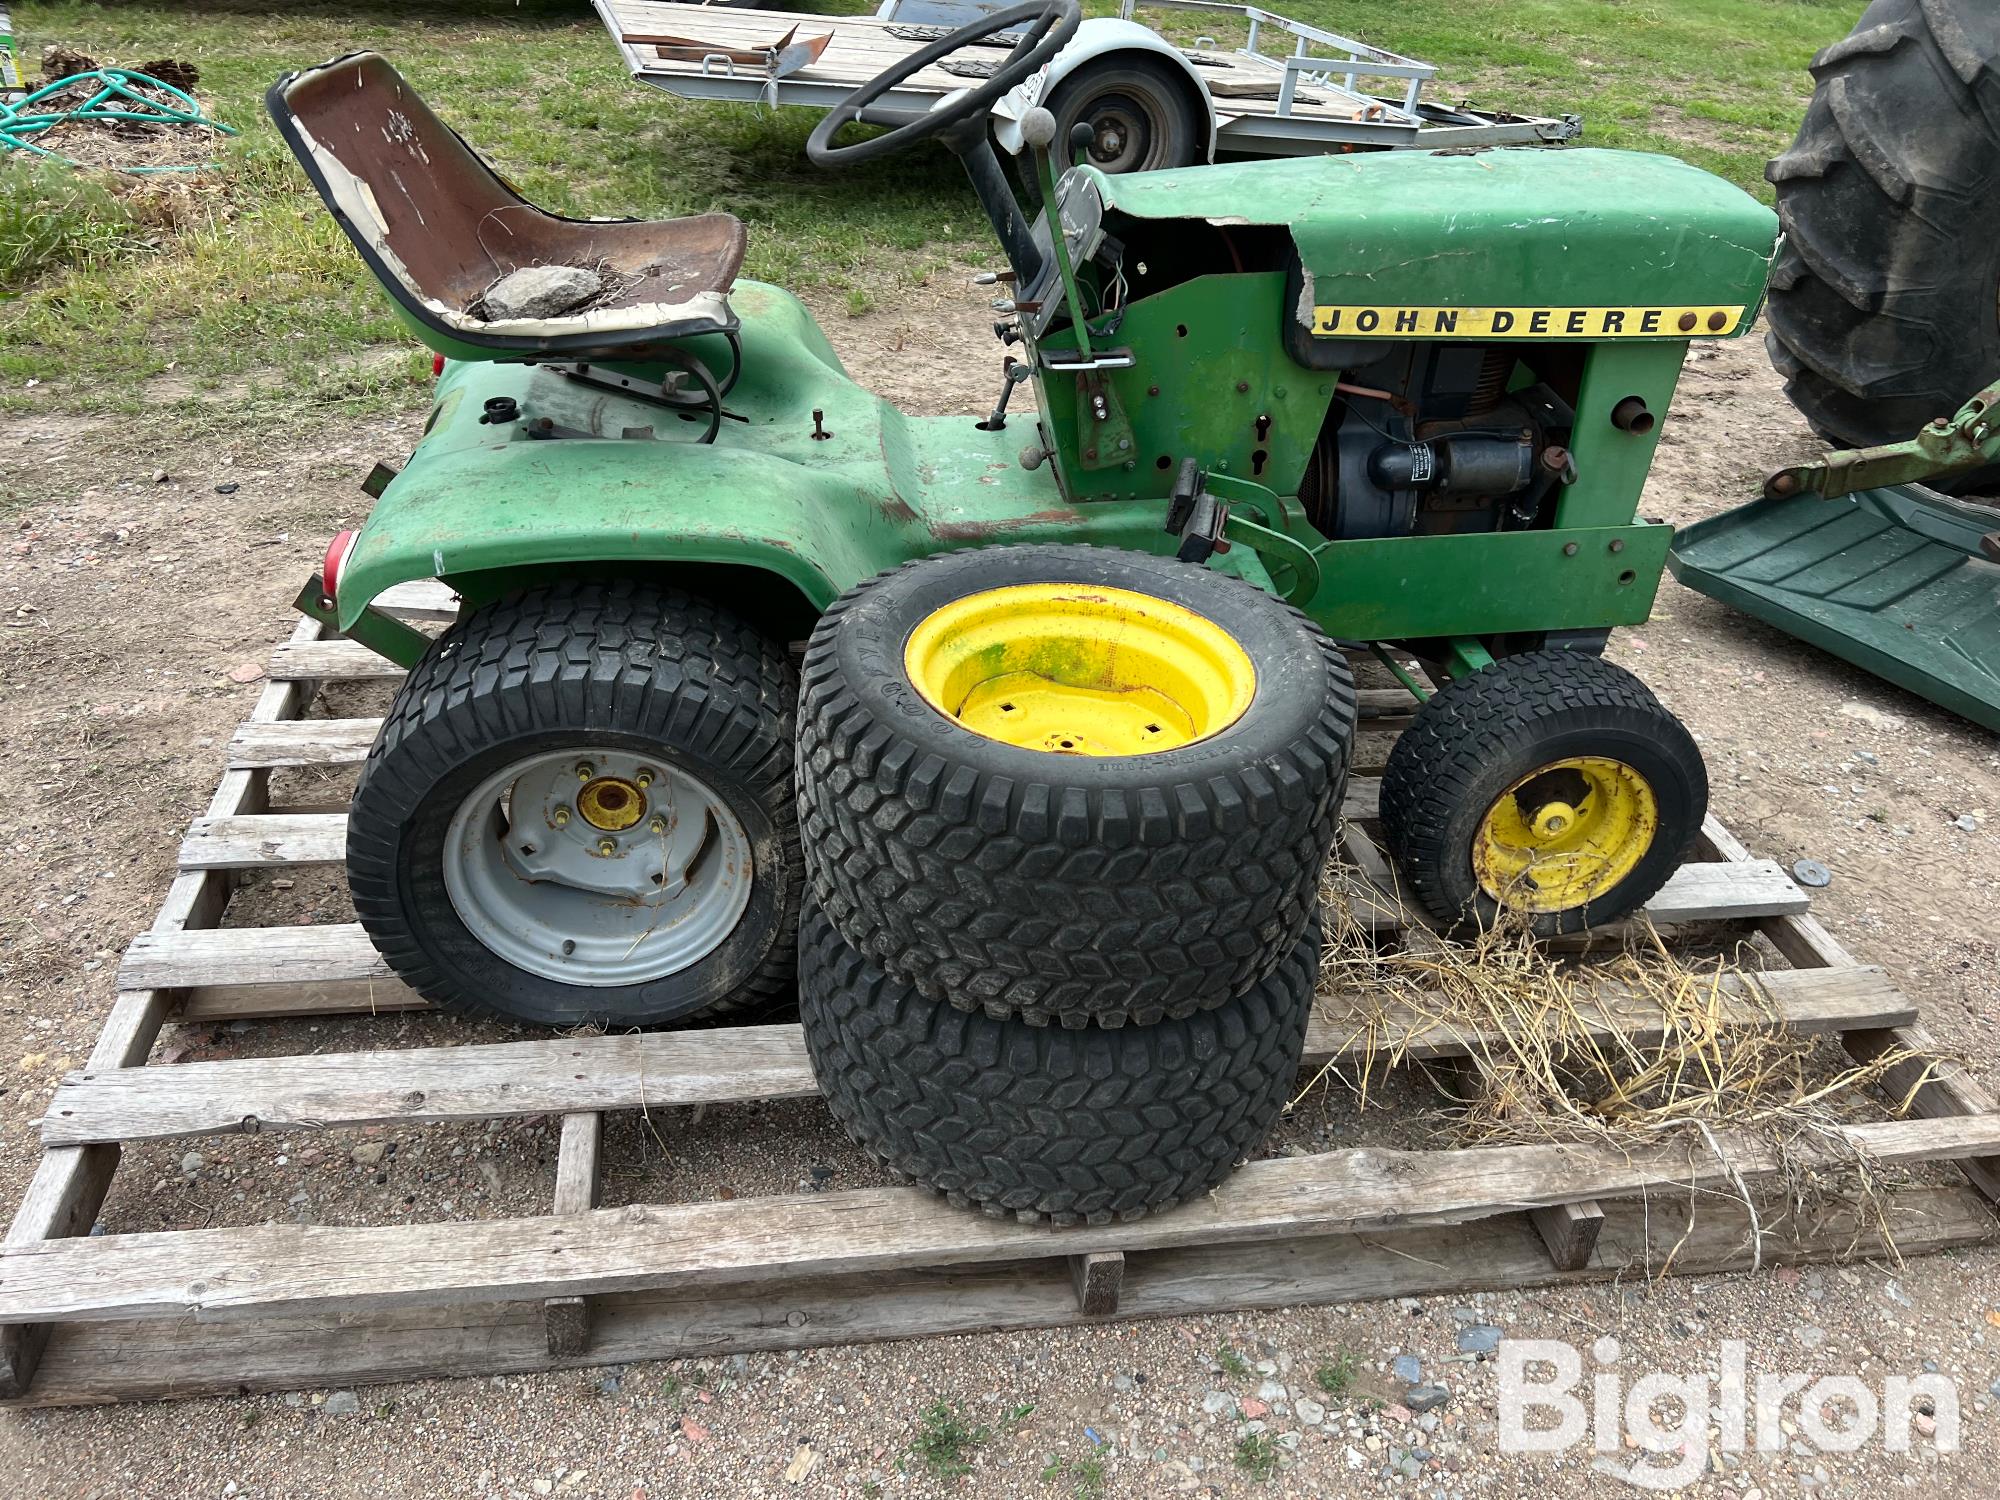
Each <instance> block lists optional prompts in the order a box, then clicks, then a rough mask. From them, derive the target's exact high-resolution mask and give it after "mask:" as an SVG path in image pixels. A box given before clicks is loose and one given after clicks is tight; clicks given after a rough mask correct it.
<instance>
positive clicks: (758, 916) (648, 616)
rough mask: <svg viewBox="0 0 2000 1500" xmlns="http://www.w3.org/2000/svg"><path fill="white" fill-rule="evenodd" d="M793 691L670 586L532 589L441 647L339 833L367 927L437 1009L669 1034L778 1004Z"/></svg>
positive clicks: (399, 704) (374, 759)
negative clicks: (343, 833) (676, 1025)
mask: <svg viewBox="0 0 2000 1500" xmlns="http://www.w3.org/2000/svg"><path fill="white" fill-rule="evenodd" d="M796 697H797V687H796V678H795V676H794V674H793V671H792V668H791V665H790V663H789V662H788V661H787V660H786V657H785V655H784V653H783V651H782V650H780V649H779V648H778V647H777V646H775V645H774V644H772V643H771V642H769V641H767V640H765V639H764V638H763V637H762V636H760V635H759V634H757V632H755V631H753V630H752V629H750V627H748V626H747V625H745V624H743V623H742V622H741V621H740V620H738V619H736V618H735V617H734V616H732V615H730V614H728V613H726V612H725V611H723V610H720V609H717V608H716V607H715V606H714V605H711V604H709V603H706V602H705V601H702V600H699V599H695V598H692V597H690V596H689V595H686V594H682V593H680V592H678V591H676V590H671V589H654V588H646V587H640V586H636V585H632V584H588V585H567V586H562V587H556V588H546V589H538V590H535V591H533V592H530V593H527V594H523V595H520V596H518V597H516V598H513V599H510V600H504V601H502V602H500V603H498V604H493V605H490V606H488V607H486V608H485V609H482V610H480V611H478V612H477V613H475V614H473V615H472V616H471V617H470V618H469V619H467V620H465V621H463V622H461V623H460V624H458V625H456V626H454V627H453V628H452V629H451V630H449V631H447V632H446V633H445V634H444V635H443V636H441V637H440V638H439V640H438V642H437V644H436V645H435V646H433V647H432V648H431V650H430V652H429V654H428V655H426V656H425V657H424V659H423V660H422V661H421V662H419V663H418V664H417V667H416V669H415V670H414V671H413V672H411V674H410V676H409V678H408V679H407V680H406V681H405V682H404V684H403V686H402V688H401V690H400V691H399V692H398V693H397V695H396V701H395V703H394V704H393V705H392V706H391V708H390V711H389V714H388V716H387V717H386V718H385V719H384V721H383V725H382V731H381V734H380V735H379V736H378V737H377V739H376V741H375V745H374V748H373V749H372V750H370V751H369V754H368V761H367V764H366V765H365V766H364V767H363V768H362V772H361V780H360V783H359V785H358V786H357V787H356V789H355V794H354V803H353V807H352V810H351V811H350V812H349V814H348V823H347V876H348V884H349V886H350V888H351V890H352V892H353V896H354V905H355V910H356V911H357V912H358V913H359V915H360V918H361V924H362V926H363V927H364V928H366V929H367V932H368V935H369V937H370V938H371V939H372V940H373V941H374V943H375V946H376V948H377V949H378V950H379V951H380V952H381V954H382V957H383V958H384V959H385V960H387V962H388V964H389V966H390V967H391V968H392V969H394V970H395V971H396V973H397V974H398V975H400V976H401V977H402V979H403V980H404V981H405V982H406V983H408V984H409V985H410V986H411V987H412V988H413V989H415V990H416V991H417V992H418V993H419V994H421V995H423V996H424V997H425V998H426V999H429V1000H432V1001H435V1002H436V1003H437V1004H439V1005H445V1006H449V1007H451V1008H452V1009H455V1010H460V1011H466V1012H470V1013H473V1014H479V1015H491V1016H501V1017H505V1018H508V1019H511V1020H517V1021H526V1022H530V1023H533V1024H536V1025H542V1026H577V1025H586V1024H596V1025H605V1026H658V1025H664V1024H667V1023H670V1022H676V1021H684V1020H689V1019H692V1018H694V1017H697V1016H714V1015H719V1014H722V1013H724V1012H727V1011H732V1010H738V1009H742V1008H746V1007H749V1006H753V1005H758V1004H761V1003H766V1002H768V1001H771V1000H774V999H776V998H779V997H780V996H782V995H784V994H785V993H786V991H787V990H788V988H789V985H790V980H791V975H792V968H793V963H794V933H795V931H796V927H797V921H798V903H799V899H800V892H801V889H802V885H803V873H802V870H801V868H800V860H799V852H798V829H797V821H796V812H795V810H794V803H793V796H792V720H793V712H794V708H793V705H794V703H795V702H796Z"/></svg>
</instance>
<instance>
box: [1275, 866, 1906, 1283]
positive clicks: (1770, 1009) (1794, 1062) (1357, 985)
mask: <svg viewBox="0 0 2000 1500" xmlns="http://www.w3.org/2000/svg"><path fill="white" fill-rule="evenodd" d="M1370 863H1371V864H1375V865H1377V868H1376V870H1375V874H1374V878H1373V880H1370V879H1368V878H1366V877H1363V876H1362V875H1360V874H1358V873H1357V872H1356V871H1354V870H1352V869H1347V868H1336V869H1334V870H1332V871H1331V872H1330V875H1329V880H1328V883H1327V885H1326V887H1325V889H1324V891H1323V906H1324V910H1325V913H1326V921H1327V940H1326V949H1325V953H1324V956H1323V961H1322V965H1321V970H1320V983H1319V1000H1318V1006H1319V1009H1320V1011H1321V1013H1322V1015H1323V1017H1324V1018H1325V1019H1327V1020H1328V1021H1330V1022H1332V1023H1334V1024H1335V1025H1336V1026H1338V1027H1341V1028H1343V1029H1347V1030H1349V1031H1350V1032H1351V1033H1352V1034H1353V1035H1354V1039H1355V1044H1354V1046H1353V1047H1352V1049H1351V1050H1349V1051H1348V1052H1346V1053H1345V1054H1344V1055H1342V1056H1339V1057H1337V1058H1336V1059H1335V1062H1332V1063H1329V1064H1328V1065H1327V1066H1326V1067H1324V1068H1322V1069H1321V1070H1320V1072H1319V1073H1318V1074H1316V1075H1315V1076H1314V1077H1313V1079H1312V1080H1311V1082H1310V1083H1308V1084H1307V1086H1306V1088H1305V1090H1303V1091H1302V1092H1301V1094H1300V1098H1301V1099H1303V1098H1304V1097H1305V1096H1306V1095H1307V1094H1309V1093H1311V1092H1312V1091H1313V1090H1315V1089H1318V1088H1323V1087H1326V1086H1327V1085H1328V1084H1329V1083H1330V1082H1331V1081H1333V1080H1335V1079H1339V1080H1340V1081H1342V1082H1344V1083H1346V1084H1348V1085H1349V1086H1350V1087H1351V1088H1353V1090H1354V1091H1355V1093H1356V1096H1357V1100H1358V1103H1359V1105H1360V1106H1361V1107H1366V1105H1367V1104H1368V1102H1369V1095H1370V1090H1371V1087H1373V1086H1374V1084H1375V1081H1376V1079H1377V1076H1378V1073H1379V1072H1380V1071H1381V1070H1386V1069H1389V1068H1394V1067H1397V1066H1399V1065H1401V1064H1403V1063H1405V1062H1408V1061H1411V1060H1412V1058H1411V1052H1412V1047H1413V1043H1415V1042H1416V1041H1417V1039H1418V1038H1420V1037H1421V1038H1426V1039H1427V1040H1429V1041H1433V1042H1434V1041H1435V1040H1436V1038H1437V1037H1438V1036H1440V1035H1443V1036H1448V1037H1451V1038H1453V1039H1454V1040H1455V1041H1457V1042H1458V1043H1460V1044H1461V1045H1462V1046H1463V1047H1464V1049H1465V1056H1464V1058H1463V1059H1462V1060H1455V1061H1454V1062H1453V1063H1452V1064H1451V1065H1450V1066H1449V1067H1447V1068H1444V1069H1441V1070H1431V1076H1432V1078H1433V1080H1434V1081H1435V1082H1436V1084H1437V1086H1438V1088H1439V1090H1440V1092H1441V1093H1442V1094H1443V1095H1444V1096H1445V1098H1446V1099H1447V1100H1448V1101H1449V1106H1450V1107H1449V1110H1448V1114H1447V1119H1446V1122H1445V1130H1446V1132H1447V1134H1448V1135H1449V1136H1450V1137H1451V1138H1452V1142H1453V1143H1454V1144H1458V1145H1497V1144H1523V1143H1559V1142H1572V1143H1584V1144H1589V1145H1592V1146H1596V1147H1600V1148H1610V1149H1613V1150H1619V1151H1627V1152H1635V1153H1636V1152H1640V1151H1646V1152H1657V1151H1658V1150H1659V1148H1660V1147H1661V1146H1662V1145H1663V1144H1664V1145H1671V1144H1673V1143H1676V1142H1679V1143H1684V1144H1685V1146H1686V1148H1687V1150H1688V1151H1689V1153H1690V1157H1691V1159H1692V1157H1693V1156H1694V1155H1695V1154H1697V1153H1706V1154H1708V1155H1710V1156H1712V1157H1715V1158H1717V1159H1719V1160H1720V1161H1721V1164H1722V1166H1723V1168H1724V1172H1725V1175H1726V1176H1728V1177H1729V1179H1730V1181H1731V1184H1732V1191H1731V1193H1730V1194H1729V1196H1731V1197H1734V1198H1735V1199H1737V1200H1739V1201H1740V1202H1741V1203H1742V1205H1743V1206H1744V1208H1745V1209H1746V1210H1747V1212H1748V1214H1749V1218H1750V1238H1751V1254H1752V1262H1753V1265H1754V1264H1757V1263H1760V1261H1761V1250H1762V1241H1763V1239H1764V1237H1765V1236H1766V1235H1767V1234H1769V1233H1771V1232H1773V1230H1772V1226H1773V1225H1776V1224H1777V1223H1779V1222H1781V1221H1782V1220H1784V1219H1785V1218H1786V1217H1787V1216H1792V1217H1796V1218H1798V1219H1800V1220H1804V1219H1805V1218H1807V1217H1809V1216H1811V1217H1818V1216H1819V1215H1820V1214H1821V1213H1822V1212H1823V1211H1824V1210H1826V1209H1828V1208H1830V1207H1845V1208H1847V1209H1848V1210H1850V1211H1851V1212H1852V1213H1853V1222H1854V1223H1855V1225H1856V1236H1857V1239H1858V1238H1859V1237H1860V1236H1861V1235H1862V1234H1863V1233H1865V1232H1866V1231H1868V1230H1870V1229H1872V1230H1874V1231H1875V1232H1876V1233H1877V1234H1879V1235H1880V1236H1881V1238H1882V1241H1883V1243H1884V1244H1886V1245H1887V1246H1888V1248H1889V1250H1890V1253H1891V1254H1893V1253H1894V1242H1893V1239H1892V1237H1891V1235H1890V1233H1889V1225H1888V1223H1887V1221H1886V1217H1885V1213H1884V1207H1885V1202H1886V1197H1885V1188H1886V1184H1885V1183H1884V1181H1883V1179H1882V1174H1881V1172H1880V1171H1879V1170H1878V1167H1877V1164H1876V1163H1874V1162H1872V1161H1870V1160H1869V1159H1867V1158H1866V1156H1865V1155H1864V1154H1863V1153H1860V1152H1857V1151H1856V1150H1855V1149H1854V1148H1853V1147H1852V1146H1851V1145H1850V1144H1849V1143H1848V1142H1847V1140H1846V1139H1845V1138H1844V1137H1843V1136H1842V1135H1841V1134H1840V1132H1839V1131H1838V1130H1837V1129H1836V1128H1835V1127H1836V1126H1837V1125H1838V1124H1839V1123H1841V1121H1842V1120H1843V1119H1851V1118H1852V1117H1853V1116H1854V1115H1855V1114H1856V1113H1857V1112H1858V1106H1859V1105H1860V1103H1861V1095H1862V1092H1863V1090H1865V1089H1866V1088H1867V1087H1868V1086H1869V1085H1872V1084H1875V1083H1878V1082H1879V1081H1880V1080H1881V1079H1882V1078H1883V1076H1884V1075H1885V1074H1886V1073H1887V1072H1888V1071H1889V1070H1890V1069H1892V1068H1894V1067H1896V1066H1897V1065H1898V1064H1900V1063H1903V1062H1905V1061H1907V1060H1909V1058H1910V1056H1911V1054H1910V1053H1908V1052H1907V1051H1904V1050H1900V1049H1898V1050H1892V1051H1890V1052H1886V1053H1884V1054H1883V1055H1882V1056H1880V1057H1878V1058H1875V1059H1874V1060H1873V1061H1871V1062H1868V1063H1866V1064H1852V1063H1840V1064H1835V1063H1832V1062H1830V1061H1829V1057H1828V1050H1827V1049H1824V1048H1822V1047H1821V1046H1819V1045H1818V1044H1816V1043H1815V1041H1814V1039H1813V1038H1811V1037H1806V1036H1801V1035H1798V1034H1796V1033H1793V1032H1791V1031H1788V1030H1787V1029H1785V1028H1784V1027H1783V1025H1782V1024H1781V1021H1780V1018H1779V1016H1778V1012H1777V1010H1776V1008H1775V1007H1774V1006H1773V1005H1772V1004H1771V1002H1770V1000H1769V997H1768V996H1767V995H1766V994H1765V992H1764V990H1763V988H1762V987H1761V986H1760V985H1759V984H1758V983H1757V980H1756V976H1755V975H1754V974H1751V973H1745V972H1743V971H1742V970H1740V969H1738V968H1736V967H1735V966H1733V965H1731V964H1730V963H1728V962H1726V961H1725V960H1724V959H1723V958H1721V957H1714V958H1705V959H1700V960H1693V959H1683V958H1682V957H1680V956H1678V955H1676V954H1675V953H1674V952H1673V951H1672V950H1671V949H1669V948H1668V947H1667V945H1666V943H1665V942H1664V941H1662V939H1661V937H1660V935H1659V933H1658V932H1656V931H1655V930H1654V929H1653V927H1652V926H1651V924H1649V923H1646V922H1643V921H1641V922H1638V923H1635V924H1632V925H1631V926H1630V927H1629V928H1628V929H1626V930H1625V931H1624V932H1623V933H1622V934H1621V936H1620V938H1619V939H1615V940H1613V941H1612V942H1611V943H1609V944H1606V943H1603V942H1600V943H1599V944H1598V946H1599V948H1603V947H1606V946H1611V947H1613V948H1614V949H1615V951H1613V952H1611V953H1610V954H1609V955H1608V956H1602V955H1593V956H1592V957H1591V958H1590V959H1589V961H1588V962H1585V961H1583V960H1582V959H1581V958H1580V956H1579V955H1578V954H1577V952H1576V951H1575V950H1574V948H1572V949H1571V950H1570V951H1568V952H1564V951H1558V950H1557V949H1556V948H1555V947H1552V946H1551V945H1550V944H1547V943H1543V942H1538V941H1536V940H1535V939H1533V938H1531V937H1530V936H1529V935H1528V934H1527V933H1526V932H1525V931H1524V930H1523V929H1522V928H1521V926H1520V925H1519V924H1518V923H1515V924H1503V925H1500V926H1496V927H1494V928H1491V929H1489V930H1486V931H1483V932H1481V933H1480V934H1479V935H1478V936H1477V937H1476V938H1475V939H1474V940H1472V941H1469V942H1454V941H1450V940H1448V939H1446V938H1443V937H1441V936H1439V935H1438V934H1437V933H1436V932H1434V931H1433V930H1432V929H1431V928H1430V927H1429V926H1427V925H1426V924H1425V923H1424V921H1423V920H1421V919H1420V918H1419V917H1418V916H1417V915H1416V914H1415V913H1414V911H1413V910H1412V909H1411V908H1408V907H1406V906H1405V905H1404V903H1403V902H1402V901H1401V899H1400V897H1399V896H1398V895H1397V893H1396V892H1395V891H1394V889H1393V888H1392V884H1393V876H1392V875H1390V874H1389V872H1388V871H1387V870H1386V869H1383V868H1380V866H1379V862H1377V861H1371V862H1370ZM1378 934H1380V935H1378ZM1914 1092H1915V1089H1914V1088H1913V1089H1911V1090H1910V1091H1909V1093H1908V1094H1906V1095H1904V1096H1903V1097H1902V1098H1900V1099H1898V1100H1896V1101H1894V1103H1895V1104H1896V1106H1897V1107H1898V1112H1899V1113H1900V1112H1902V1111H1903V1110H1906V1109H1907V1106H1908V1103H1909V1097H1910V1095H1913V1094H1914ZM1294 1102H1295V1103H1296V1102H1297V1101H1294ZM1870 1113H1872V1114H1876V1115H1879V1113H1880V1110H1879V1106H1878V1107H1877V1108H1876V1109H1874V1110H1872V1111H1870ZM1746 1142H1747V1143H1750V1144H1751V1146H1752V1147H1753V1149H1754V1152H1755V1154H1756V1155H1757V1156H1758V1157H1759V1158H1762V1159H1764V1161H1766V1162H1768V1161H1769V1160H1773V1159H1774V1160H1775V1161H1776V1162H1777V1163H1778V1172H1777V1174H1776V1181H1777V1184H1778V1189H1779V1190H1778V1191H1776V1192H1765V1193H1762V1194H1753V1193H1752V1192H1751V1191H1750V1188H1749V1185H1748V1183H1747V1182H1746V1181H1745V1180H1744V1178H1743V1177H1742V1176H1741V1175H1738V1171H1737V1167H1736V1165H1735V1164H1734V1162H1733V1161H1732V1159H1731V1158H1732V1154H1734V1155H1736V1156H1738V1157H1740V1156H1741V1155H1742V1152H1743V1143H1746ZM1689 1191H1690V1192H1691V1193H1698V1192H1700V1191H1702V1190H1699V1189H1695V1188H1692V1187H1691V1188H1690V1190H1689ZM1696 1207H1698V1204H1694V1203H1691V1204H1690V1208H1691V1209H1693V1208H1696ZM1690 1225H1692V1214H1691V1215H1690ZM1671 1264H1672V1256H1671V1255H1670V1256H1669V1257H1668V1261H1667V1264H1666V1265H1664V1266H1662V1267H1660V1268H1659V1271H1660V1274H1665V1273H1666V1271H1667V1270H1668V1269H1670V1268H1671Z"/></svg>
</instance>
